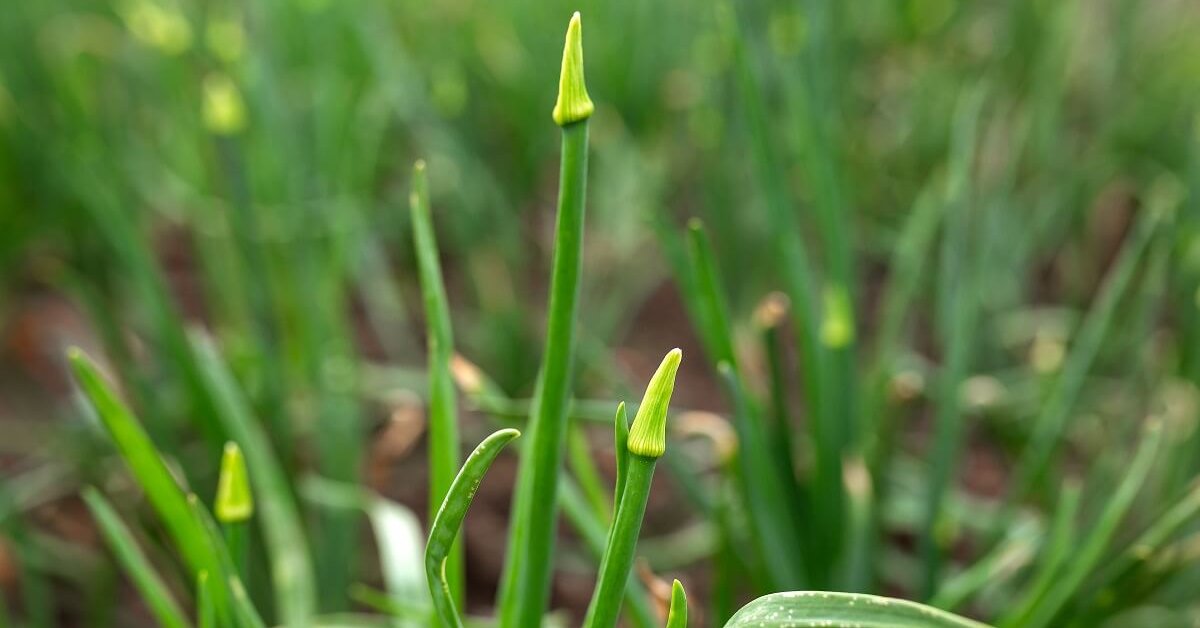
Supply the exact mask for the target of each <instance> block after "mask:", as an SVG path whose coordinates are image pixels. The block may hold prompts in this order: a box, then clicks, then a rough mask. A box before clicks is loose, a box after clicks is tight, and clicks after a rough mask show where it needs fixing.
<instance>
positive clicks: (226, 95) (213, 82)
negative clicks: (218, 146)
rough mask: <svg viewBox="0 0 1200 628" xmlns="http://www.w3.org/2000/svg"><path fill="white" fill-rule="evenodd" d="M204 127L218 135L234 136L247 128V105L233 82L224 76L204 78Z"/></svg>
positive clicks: (217, 75) (213, 75)
mask: <svg viewBox="0 0 1200 628" xmlns="http://www.w3.org/2000/svg"><path fill="white" fill-rule="evenodd" d="M203 105H204V107H203V114H204V126H205V127H206V128H207V129H208V130H209V131H210V132H212V133H215V134H216V135H234V134H236V133H239V132H240V131H242V130H243V129H245V128H246V105H245V103H243V102H242V93H241V92H240V91H238V88H237V85H235V84H234V82H233V80H232V79H230V78H229V77H228V76H226V75H224V74H210V75H208V76H207V77H205V78H204V103H203Z"/></svg>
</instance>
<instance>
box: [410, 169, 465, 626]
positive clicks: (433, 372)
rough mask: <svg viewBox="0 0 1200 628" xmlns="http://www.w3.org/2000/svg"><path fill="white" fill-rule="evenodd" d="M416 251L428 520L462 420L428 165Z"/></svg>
mask: <svg viewBox="0 0 1200 628" xmlns="http://www.w3.org/2000/svg"><path fill="white" fill-rule="evenodd" d="M409 201H410V207H411V210H412V232H413V245H414V247H415V248H416V252H417V270H418V276H419V277H420V280H421V295H422V298H423V301H424V304H425V325H426V329H427V330H428V348H427V351H428V354H429V515H430V517H431V518H432V517H433V516H434V515H436V514H437V510H438V508H440V507H441V504H442V500H443V499H445V497H446V492H447V491H449V490H450V484H451V483H452V482H453V481H454V477H455V475H456V473H457V471H458V456H459V454H458V451H459V437H458V417H457V408H456V406H455V399H454V378H453V376H452V375H451V373H450V360H451V359H452V358H453V357H454V337H453V332H452V330H451V326H450V308H449V306H448V305H447V299H446V287H445V285H443V283H442V268H441V263H440V262H439V261H438V249H437V240H436V239H435V238H434V231H433V219H432V217H431V216H430V209H429V182H428V177H427V176H426V174H425V162H423V161H418V162H417V163H416V165H415V166H413V180H412V193H411V195H410V196H409ZM463 563H464V555H463V547H462V542H461V541H456V542H455V544H454V545H453V547H451V548H450V552H449V554H448V555H447V557H446V580H447V581H448V582H449V583H450V593H451V596H452V597H453V598H454V599H455V600H456V601H457V602H458V604H459V606H460V607H461V606H462V605H463V603H464V602H465V599H466V598H465V596H466V581H465V578H464V574H463V571H464V564H463Z"/></svg>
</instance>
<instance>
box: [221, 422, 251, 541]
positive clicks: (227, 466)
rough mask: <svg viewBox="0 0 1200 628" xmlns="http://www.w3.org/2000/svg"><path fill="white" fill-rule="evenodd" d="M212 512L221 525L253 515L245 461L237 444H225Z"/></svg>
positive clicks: (237, 521)
mask: <svg viewBox="0 0 1200 628" xmlns="http://www.w3.org/2000/svg"><path fill="white" fill-rule="evenodd" d="M214 510H215V511H216V515H217V521H220V522H221V523H239V522H242V521H246V520H247V519H249V518H250V517H251V516H252V515H253V514H254V496H253V494H252V493H251V492H250V478H249V477H248V474H247V472H246V459H245V458H244V457H243V456H242V450H241V448H240V447H238V446H237V443H233V442H229V443H225V453H224V454H223V455H222V456H221V475H220V477H219V478H218V479H217V500H216V504H215V507H214Z"/></svg>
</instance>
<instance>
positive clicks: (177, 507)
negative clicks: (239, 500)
mask: <svg viewBox="0 0 1200 628" xmlns="http://www.w3.org/2000/svg"><path fill="white" fill-rule="evenodd" d="M69 357H70V361H71V368H72V370H73V371H74V373H75V379H76V381H78V383H79V386H80V387H81V388H82V389H83V392H84V394H86V395H87V397H88V399H89V400H90V401H91V403H92V406H93V407H94V408H95V410H96V414H97V415H98V416H99V417H100V420H101V422H102V423H103V424H104V426H105V428H106V429H107V430H108V434H109V436H110V437H111V438H112V440H113V443H114V444H115V445H116V447H117V450H118V451H119V452H120V453H121V457H122V458H124V459H125V463H126V464H127V465H128V466H129V469H130V471H131V472H132V473H133V476H134V478H135V479H136V480H137V482H138V484H139V485H141V487H142V489H143V490H144V491H146V497H147V499H149V501H150V504H151V505H152V506H153V507H154V510H155V512H157V513H158V516H159V518H160V519H161V520H162V522H163V525H164V526H166V528H167V531H168V533H169V534H170V536H171V539H172V540H173V541H174V543H175V547H176V549H177V550H178V551H179V553H180V554H181V555H182V556H183V558H184V561H185V562H186V563H187V564H188V566H189V567H190V568H191V570H192V573H193V575H195V574H198V573H200V572H201V571H208V572H209V573H221V566H220V564H219V563H218V562H217V559H216V556H215V555H214V552H213V548H212V544H211V542H209V541H208V538H207V536H206V535H205V533H204V530H203V528H202V527H201V525H200V523H199V522H198V521H197V520H196V519H195V517H194V516H193V514H192V511H191V508H190V507H189V506H188V503H187V498H186V497H185V496H184V495H185V494H184V492H183V491H182V490H181V489H180V487H179V485H178V484H176V482H175V478H174V477H173V476H172V475H171V472H170V471H169V470H167V466H166V464H164V463H163V460H162V458H161V457H160V456H159V453H158V450H156V449H155V448H154V444H153V443H152V442H150V437H149V436H147V435H146V432H145V430H143V429H142V426H141V425H140V424H139V423H138V422H137V419H135V418H134V417H133V414H131V413H130V412H129V410H128V409H127V408H126V407H125V405H124V404H123V403H121V401H120V400H119V399H118V398H117V396H116V394H115V393H114V392H113V390H112V388H110V387H109V385H108V384H107V383H106V382H105V381H104V379H103V377H102V376H101V375H100V372H99V371H98V370H97V369H96V366H95V364H93V363H92V361H91V360H90V359H89V358H88V357H87V356H85V355H84V354H83V352H81V351H79V350H78V349H72V350H71V351H70V353H69ZM218 591H219V590H218ZM214 601H215V602H216V605H217V609H218V610H222V609H224V608H225V605H226V600H225V598H224V596H222V595H220V594H218V595H217V599H216V600H214Z"/></svg>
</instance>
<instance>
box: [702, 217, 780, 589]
mask: <svg viewBox="0 0 1200 628" xmlns="http://www.w3.org/2000/svg"><path fill="white" fill-rule="evenodd" d="M687 242H688V254H689V259H690V260H691V264H692V267H693V268H694V272H695V279H696V281H695V286H696V288H697V290H698V294H697V295H696V297H695V301H696V303H697V304H698V307H699V309H700V310H701V312H703V319H702V320H703V322H704V323H705V324H707V325H708V326H709V329H708V331H707V332H706V333H705V335H706V336H708V337H710V338H712V342H713V343H714V344H713V346H714V348H715V350H716V353H715V354H714V357H715V358H716V364H717V370H718V372H719V373H720V374H721V377H722V381H723V383H725V385H726V394H727V396H728V397H729V398H730V403H731V405H732V406H733V407H734V425H735V427H736V428H737V434H738V443H739V445H738V446H739V449H740V452H739V455H738V458H737V463H738V464H737V467H736V469H737V476H738V486H739V488H740V489H741V490H742V492H743V497H744V499H745V501H746V507H747V511H748V512H747V517H748V518H749V519H750V521H751V526H752V527H753V528H754V529H755V533H756V536H758V538H759V539H760V540H761V541H762V545H760V546H759V548H758V549H759V553H760V558H761V561H762V563H763V564H764V565H765V566H766V568H767V571H768V575H769V579H770V580H769V581H770V583H771V584H770V587H771V588H774V589H780V588H789V587H798V586H801V585H802V584H803V582H802V580H801V579H800V578H801V572H799V571H798V569H801V568H802V567H803V566H804V564H803V562H802V558H803V552H802V551H801V548H800V545H799V543H800V536H801V535H802V534H803V531H802V530H801V525H800V524H801V522H800V521H799V520H798V519H797V515H798V514H799V513H798V508H797V500H798V499H799V498H800V489H799V487H798V485H797V483H796V476H795V474H794V473H793V472H792V471H790V470H788V467H790V466H791V461H790V460H791V459H790V456H788V457H786V458H784V457H782V454H783V452H782V451H781V450H780V449H779V446H778V443H775V444H773V445H772V444H769V442H770V436H769V434H768V431H767V429H766V427H765V426H764V425H763V420H762V416H761V411H760V410H759V408H758V407H757V406H755V405H753V404H752V403H751V402H750V400H749V399H748V398H747V397H746V396H745V394H744V392H745V383H744V381H743V377H742V374H741V372H740V371H739V370H738V366H737V357H736V355H735V352H734V347H733V328H732V326H731V324H730V322H729V315H728V308H727V306H726V304H725V299H724V296H723V291H722V286H721V280H720V277H719V276H718V274H717V270H716V263H715V260H714V259H713V254H712V248H711V245H710V244H709V242H708V238H707V236H706V235H705V233H704V227H703V224H701V223H700V222H699V221H698V220H693V221H691V222H690V223H689V224H688V238H687ZM759 535H761V536H759ZM767 539H770V540H769V541H768V540H767Z"/></svg>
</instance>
